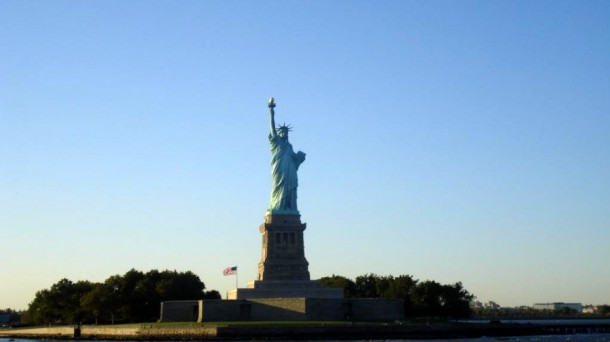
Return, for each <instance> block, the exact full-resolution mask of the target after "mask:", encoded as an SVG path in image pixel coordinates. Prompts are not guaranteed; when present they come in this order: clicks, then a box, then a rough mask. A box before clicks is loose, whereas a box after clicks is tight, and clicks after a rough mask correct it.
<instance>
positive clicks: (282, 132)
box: [268, 97, 305, 215]
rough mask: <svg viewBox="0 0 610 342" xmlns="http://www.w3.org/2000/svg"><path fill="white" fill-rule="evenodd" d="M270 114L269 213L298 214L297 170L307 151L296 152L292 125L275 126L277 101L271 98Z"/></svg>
mask: <svg viewBox="0 0 610 342" xmlns="http://www.w3.org/2000/svg"><path fill="white" fill-rule="evenodd" d="M268 107H269V115H270V116H271V120H270V124H271V127H270V128H271V131H270V132H269V143H270V144H271V154H272V158H271V176H272V180H273V183H272V185H271V203H270V205H269V210H268V213H269V214H291V215H294V214H297V215H298V213H299V211H298V210H297V187H298V179H297V170H298V168H299V166H300V165H301V163H303V161H305V153H303V152H301V151H299V152H298V153H294V151H293V150H292V145H291V144H290V142H288V132H289V131H290V130H291V128H290V126H286V125H281V126H279V127H277V128H276V126H275V110H274V108H275V101H274V99H273V97H272V98H270V99H269V104H268Z"/></svg>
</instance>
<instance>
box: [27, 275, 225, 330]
mask: <svg viewBox="0 0 610 342" xmlns="http://www.w3.org/2000/svg"><path fill="white" fill-rule="evenodd" d="M204 290H205V284H204V283H203V282H202V281H201V279H199V277H198V276H197V275H195V274H194V273H192V272H190V271H188V272H177V271H169V270H165V271H158V270H151V271H148V272H146V273H143V272H140V271H137V270H135V269H132V270H130V271H128V272H127V273H125V274H124V275H114V276H111V277H109V278H108V279H106V280H105V281H104V282H102V283H92V282H89V281H77V282H73V281H71V280H68V279H61V280H60V281H58V282H57V283H55V284H53V285H52V286H51V288H49V289H44V290H41V291H38V292H36V296H35V297H34V300H33V301H32V302H31V303H30V304H29V306H28V309H27V310H26V311H25V312H24V313H23V316H22V317H21V322H22V324H32V325H41V324H76V323H128V322H154V321H156V320H157V319H158V318H159V308H160V303H161V302H162V301H166V300H191V299H192V300H199V299H220V298H221V296H220V293H218V291H215V290H212V291H207V292H206V291H204Z"/></svg>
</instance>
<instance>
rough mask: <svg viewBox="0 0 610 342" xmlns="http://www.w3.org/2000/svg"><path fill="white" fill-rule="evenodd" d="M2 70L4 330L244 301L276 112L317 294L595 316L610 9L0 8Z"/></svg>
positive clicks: (607, 155)
mask: <svg viewBox="0 0 610 342" xmlns="http://www.w3.org/2000/svg"><path fill="white" fill-rule="evenodd" d="M0 58H1V61H2V63H0V241H1V247H2V255H3V260H4V261H3V262H2V266H1V267H0V308H12V309H27V306H28V304H29V303H30V302H31V301H32V300H33V299H34V296H35V294H36V292H37V291H39V290H42V289H47V288H50V287H51V285H53V284H54V283H56V282H57V281H59V280H60V279H62V278H68V279H70V280H72V281H78V280H89V281H94V282H102V281H104V280H105V279H107V278H108V277H110V276H112V275H116V274H124V273H125V272H127V271H129V270H130V269H132V268H135V269H137V270H140V271H143V272H146V271H148V270H152V269H158V270H165V269H168V270H177V271H192V272H194V273H195V274H197V275H198V276H199V277H200V278H201V279H202V281H203V282H204V283H205V285H206V289H207V290H218V291H219V292H221V293H222V294H225V292H226V291H227V290H229V289H231V288H234V287H235V286H236V283H237V286H239V287H245V286H246V283H247V282H249V281H252V280H254V279H255V277H256V273H257V265H258V262H259V261H260V257H261V237H260V232H259V231H258V227H259V225H260V224H262V223H263V222H264V216H265V211H266V209H267V206H268V204H269V195H270V186H271V175H270V173H271V169H270V164H269V163H270V159H271V153H270V147H269V141H268V139H267V135H268V133H269V113H268V108H267V101H268V99H269V97H271V96H273V97H275V100H276V103H277V107H276V120H277V122H278V123H284V122H285V123H287V124H288V123H289V124H291V125H292V126H293V127H294V131H292V132H291V133H290V141H291V143H292V145H293V147H294V149H295V151H298V150H302V151H304V152H305V153H307V159H306V161H305V163H304V164H302V165H301V167H300V168H299V190H298V191H299V193H298V196H299V200H298V205H299V210H300V213H301V219H302V221H304V222H306V223H307V230H306V231H305V255H306V257H307V259H308V261H309V271H310V273H311V277H312V279H318V278H320V277H324V276H330V275H332V274H336V275H342V276H345V277H349V278H352V279H353V278H355V277H357V276H359V275H364V274H368V273H375V274H378V275H394V276H397V275H405V274H406V275H412V276H413V277H414V278H415V279H419V280H420V281H424V280H435V281H437V282H440V283H443V284H453V283H456V282H462V284H463V285H464V287H465V288H466V289H467V290H468V291H469V292H470V293H472V294H474V295H475V296H476V297H477V300H479V301H482V302H485V301H489V300H492V301H495V302H497V303H498V304H500V305H502V306H518V305H529V306H531V305H533V304H534V303H543V302H558V301H561V302H578V303H582V304H610V267H608V266H607V262H608V260H610V246H609V242H610V134H609V132H610V76H609V75H610V2H608V1H595V0H590V1H564V0H553V1H544V0H541V1H521V0H515V1H499V0H491V1H470V0H464V1H436V0H434V1H415V0H413V1H402V0H400V1H390V0H381V1H365V0H363V1H345V0H337V1H322V0H310V1H297V0H291V1H231V0H229V1H187V0H185V1H178V2H176V1H138V0H134V1H127V2H125V1H118V0H108V1H61V0H60V1H43V0H39V1H34V0H24V1H16V0H7V1H1V2H0ZM229 266H238V275H237V276H223V275H222V270H223V269H224V268H226V267H229Z"/></svg>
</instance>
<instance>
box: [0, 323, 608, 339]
mask: <svg viewBox="0 0 610 342" xmlns="http://www.w3.org/2000/svg"><path fill="white" fill-rule="evenodd" d="M600 333H610V324H608V323H604V324H594V323H587V324H564V325H561V324H503V323H502V324H497V323H491V324H480V323H479V324H469V323H443V324H440V323H438V324H409V323H403V324H400V323H391V324H390V323H387V324H386V323H301V322H298V323H294V324H293V323H290V322H282V323H277V324H272V323H265V322H259V323H248V324H230V325H229V324H227V325H224V324H198V323H174V324H154V323H151V324H126V325H107V326H98V325H91V326H89V325H85V326H61V327H60V326H58V327H38V328H13V329H3V330H0V337H10V338H34V339H74V338H78V339H105V340H284V339H291V340H321V339H347V340H349V339H354V340H355V339H358V340H362V339H371V340H379V339H451V338H477V337H482V336H488V337H502V336H534V335H555V334H600Z"/></svg>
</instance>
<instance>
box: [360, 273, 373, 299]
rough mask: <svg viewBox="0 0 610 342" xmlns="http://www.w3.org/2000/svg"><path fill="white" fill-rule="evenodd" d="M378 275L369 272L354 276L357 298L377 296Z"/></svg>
mask: <svg viewBox="0 0 610 342" xmlns="http://www.w3.org/2000/svg"><path fill="white" fill-rule="evenodd" d="M378 282H379V276H377V275H376V274H373V273H370V274H365V275H361V276H358V277H356V282H355V283H356V297H357V298H379V292H378V290H377V283H378Z"/></svg>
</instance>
